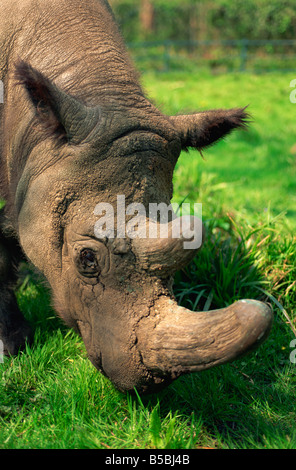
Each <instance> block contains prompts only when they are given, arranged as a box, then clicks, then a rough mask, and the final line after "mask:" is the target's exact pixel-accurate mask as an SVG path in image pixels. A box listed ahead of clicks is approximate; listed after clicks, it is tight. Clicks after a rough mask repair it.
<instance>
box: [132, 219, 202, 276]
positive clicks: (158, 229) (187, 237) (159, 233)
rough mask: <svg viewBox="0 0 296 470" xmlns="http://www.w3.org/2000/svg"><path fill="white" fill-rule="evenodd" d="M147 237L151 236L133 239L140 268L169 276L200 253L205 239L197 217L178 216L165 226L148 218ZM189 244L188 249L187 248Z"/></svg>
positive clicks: (134, 250)
mask: <svg viewBox="0 0 296 470" xmlns="http://www.w3.org/2000/svg"><path fill="white" fill-rule="evenodd" d="M151 233H152V234H153V235H154V238H152V237H151ZM145 234H147V235H150V236H148V237H138V238H135V239H134V240H133V252H134V254H135V255H136V256H137V261H138V265H139V266H140V267H141V268H142V269H144V270H146V271H149V272H150V273H156V274H157V275H158V276H160V277H167V276H168V275H170V274H171V273H172V272H175V271H177V270H179V269H181V268H183V267H185V266H186V265H187V264H188V262H189V261H190V260H191V259H192V258H193V256H194V255H195V254H196V252H197V250H199V248H200V247H201V245H202V242H203V239H204V226H203V224H202V221H201V219H199V218H198V217H195V216H183V217H178V218H175V219H173V220H172V221H170V222H168V223H164V224H161V223H159V222H151V221H150V220H149V219H148V220H147V221H146V226H145ZM186 244H188V249H185V248H186Z"/></svg>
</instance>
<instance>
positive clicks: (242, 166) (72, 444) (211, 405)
mask: <svg viewBox="0 0 296 470" xmlns="http://www.w3.org/2000/svg"><path fill="white" fill-rule="evenodd" d="M292 78H294V77H292V76H288V75H279V74H270V75H267V76H266V75H265V76H255V75H250V74H229V75H227V76H224V75H220V76H212V75H211V74H210V73H209V72H203V73H202V74H200V73H199V72H197V71H194V70H191V71H190V72H188V73H187V74H186V73H185V72H182V73H181V72H174V73H173V72H172V73H170V74H153V73H147V74H145V75H144V79H143V83H144V87H145V88H146V89H147V92H148V93H149V95H150V96H151V98H152V99H153V100H154V101H156V102H157V103H158V104H160V105H161V106H162V110H163V111H164V112H167V113H172V114H174V113H177V112H180V111H181V110H183V111H191V110H194V109H206V108H208V109H210V108H214V107H232V106H245V105H246V104H250V106H249V110H250V113H251V114H252V116H253V121H254V122H253V123H252V124H251V127H250V130H249V132H247V133H246V132H243V131H241V132H237V133H236V134H233V135H232V136H230V137H229V138H227V140H226V141H225V142H221V143H219V144H217V145H216V146H214V147H213V148H211V149H209V150H208V151H206V152H205V155H204V156H205V160H202V158H201V157H200V155H199V154H198V153H197V152H191V151H190V152H188V153H184V154H182V156H181V158H180V160H179V162H178V165H177V168H176V171H175V184H174V186H175V195H174V201H175V202H178V203H181V202H182V201H184V200H185V202H202V203H203V219H204V223H205V225H206V227H207V239H206V242H205V244H204V247H203V248H202V250H201V251H200V252H199V253H198V255H197V256H196V258H195V259H194V260H193V262H192V263H191V264H190V265H189V266H188V268H187V269H186V270H185V271H184V272H179V273H177V275H176V280H175V294H176V297H177V299H178V301H179V302H180V303H181V304H182V305H184V306H189V307H190V308H192V309H195V310H198V309H205V310H207V309H209V308H215V307H218V308H219V307H224V306H225V304H228V303H230V302H233V301H235V300H237V299H238V298H242V297H245V298H246V297H250V298H257V299H261V300H266V301H268V302H270V304H271V305H272V306H273V308H274V314H275V320H274V327H273V329H272V333H271V335H270V337H269V338H268V340H267V341H266V342H265V343H264V344H263V345H262V346H261V347H260V348H259V349H258V351H256V352H254V353H252V354H250V355H248V356H246V357H244V358H242V359H240V360H238V361H235V362H234V363H232V364H226V365H223V366H220V367H217V368H216V369H212V370H209V371H205V372H203V373H198V374H191V375H189V376H184V377H182V378H180V379H178V380H177V381H176V382H174V383H173V384H172V385H171V386H170V387H169V388H167V389H166V390H164V391H162V392H161V393H159V394H158V395H155V396H148V397H139V396H137V394H135V395H134V396H131V395H125V394H122V393H120V392H118V391H116V390H115V389H114V387H113V386H112V385H111V384H110V382H109V381H108V380H107V379H106V378H104V377H103V376H102V375H101V374H99V373H98V372H97V371H96V370H95V369H94V368H93V366H92V365H91V364H90V362H89V361H88V359H87V357H86V352H85V348H84V345H83V343H82V341H81V340H80V339H79V338H78V337H77V336H76V335H75V334H74V333H73V332H71V331H68V330H67V329H66V328H65V327H64V326H63V325H62V324H61V323H60V321H59V320H58V319H57V318H56V317H55V316H54V313H53V312H52V311H51V308H50V301H49V294H48V292H47V290H46V289H45V288H44V286H43V285H42V284H40V283H39V281H38V280H37V279H36V278H35V276H34V275H33V274H32V273H31V272H30V271H29V270H28V267H27V266H23V267H22V271H21V273H22V277H21V281H20V285H19V288H18V301H19V304H20V307H21V309H22V310H23V311H24V313H25V315H26V317H27V318H28V320H29V321H30V322H31V323H32V325H33V327H34V328H35V342H34V344H33V346H32V347H30V348H29V347H28V348H27V350H26V351H25V352H24V353H21V354H19V356H17V357H15V358H6V359H5V360H4V363H3V364H0V382H1V387H0V447H1V448H3V449H8V448H99V449H106V448H107V449H109V448H111V449H119V448H123V449H132V448H142V449H143V448H148V449H149V448H152V449H153V448H160V449H164V448H166V449H172V448H177V449H194V448H201V447H202V448H204V447H205V448H260V449H261V448H293V449H294V448H295V447H296V432H295V418H296V412H295V405H294V401H295V387H296V365H295V364H293V363H291V362H290V360H289V358H290V353H291V351H292V349H291V348H290V342H291V340H292V339H293V338H295V335H296V332H295V320H296V308H295V306H296V281H295V279H296V244H295V236H294V235H293V233H294V230H295V226H296V218H295V202H296V201H295V199H296V198H295V194H296V192H295V189H296V187H295V185H296V182H295V176H294V175H295V166H296V156H295V155H296V150H295V134H294V113H295V106H296V105H293V104H291V103H290V101H289V93H290V91H291V89H290V88H289V84H290V80H291V79H292Z"/></svg>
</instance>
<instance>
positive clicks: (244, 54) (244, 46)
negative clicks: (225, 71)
mask: <svg viewBox="0 0 296 470" xmlns="http://www.w3.org/2000/svg"><path fill="white" fill-rule="evenodd" d="M248 44H249V41H248V39H242V40H241V41H240V46H241V49H240V68H239V69H240V71H241V72H244V71H245V70H246V64H247V58H248Z"/></svg>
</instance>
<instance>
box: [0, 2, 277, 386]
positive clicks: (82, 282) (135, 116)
mask: <svg viewBox="0 0 296 470" xmlns="http://www.w3.org/2000/svg"><path fill="white" fill-rule="evenodd" d="M0 18H1V20H0V22H1V23H0V24H1V27H0V70H1V77H0V78H1V80H2V83H3V84H4V100H3V101H4V103H3V104H1V125H2V132H1V173H0V183H1V191H0V195H1V197H2V199H4V200H5V201H6V204H5V207H4V209H2V211H1V213H0V214H1V215H0V296H1V297H0V340H1V342H2V344H3V346H4V353H5V354H6V355H14V354H16V353H17V352H18V351H19V350H21V349H22V348H23V347H24V345H25V343H26V341H32V333H31V328H30V326H29V324H28V323H27V322H26V321H25V319H24V317H23V315H22V313H21V312H20V310H19V307H18V304H17V301H16V297H15V294H14V291H13V288H14V285H15V281H16V277H17V267H18V264H19V261H20V260H21V259H23V258H25V259H26V260H27V261H28V262H30V263H32V264H33V265H34V266H35V267H36V268H37V270H38V271H39V272H40V273H41V274H42V275H43V276H44V277H45V279H46V280H47V282H48V285H49V286H50V289H51V292H52V299H53V305H54V308H55V310H56V312H57V314H58V315H59V316H60V317H61V318H62V320H63V321H64V322H65V323H66V325H68V326H69V327H70V328H73V329H74V330H75V331H76V332H77V333H78V334H79V335H81V337H82V339H83V342H84V344H85V347H86V351H87V355H88V357H89V359H90V361H91V362H92V364H93V365H94V366H95V367H96V368H97V369H98V370H99V371H101V372H102V373H103V374H104V375H106V376H107V377H108V378H109V379H110V380H111V381H112V382H113V384H114V385H115V386H116V387H117V388H118V389H119V390H122V391H133V390H134V389H135V388H136V389H137V390H138V391H139V393H152V392H155V391H157V390H159V389H160V388H161V387H164V386H165V385H168V384H169V383H171V381H172V380H174V379H176V378H178V377H179V376H180V375H182V374H185V373H191V372H196V371H201V370H204V369H208V368H210V367H213V366H216V365H218V364H222V363H225V362H228V361H232V360H234V359H236V358H237V357H239V356H241V355H243V354H245V353H246V352H249V351H250V350H252V349H254V348H255V347H257V346H258V345H259V344H260V343H261V342H262V341H263V340H264V339H265V338H266V337H267V335H268V333H269V331H270V328H271V323H272V312H271V309H270V308H269V307H268V306H267V305H266V304H265V303H263V302H259V301H256V300H249V299H243V300H239V301H237V302H235V303H234V304H232V305H229V306H226V307H225V308H222V309H218V310H213V311H210V312H193V311H190V310H187V309H186V308H184V307H181V306H179V305H178V304H177V302H176V300H175V298H174V295H173V291H172V279H173V276H174V274H175V273H176V271H178V270H180V269H181V268H183V267H184V266H185V265H186V264H187V263H188V262H189V261H190V260H191V259H192V258H193V257H194V256H196V255H197V252H198V249H199V248H200V246H197V247H195V248H194V249H186V248H185V244H184V240H190V236H191V238H192V233H194V232H192V230H191V232H190V230H189V229H190V227H192V224H193V222H194V221H195V219H194V216H193V215H192V216H183V219H184V220H182V224H183V221H184V226H186V224H185V218H186V220H187V229H186V230H187V232H186V230H184V231H182V232H180V236H179V237H177V236H176V237H175V236H173V230H172V228H173V224H174V223H175V221H176V220H177V219H178V218H175V216H172V217H170V219H168V220H167V221H164V222H163V221H160V220H158V219H157V220H154V221H153V223H154V227H156V228H157V230H158V228H159V226H160V225H162V226H163V225H166V228H167V236H166V237H161V236H160V235H159V230H158V231H157V234H156V236H155V234H154V236H150V232H149V233H148V236H147V234H146V237H145V236H144V235H143V236H142V237H140V236H137V230H136V229H137V227H135V231H134V232H133V236H132V233H130V236H128V235H127V234H125V236H122V233H121V236H120V237H119V236H118V226H117V223H118V218H119V217H121V218H122V214H120V213H117V207H118V204H117V202H118V196H120V197H121V198H122V197H124V200H125V202H126V205H133V204H141V205H142V207H144V208H146V210H147V213H146V214H147V216H146V219H145V217H144V219H145V221H144V222H145V223H144V225H145V224H147V225H148V224H149V212H148V207H149V205H150V204H156V205H159V204H165V205H167V206H169V204H170V201H171V199H172V191H173V188H172V177H173V171H174V168H175V165H176V162H177V160H178V158H179V156H180V153H181V151H182V150H184V149H188V148H191V147H192V148H195V149H197V150H199V151H202V149H204V148H206V147H208V146H210V145H212V144H213V143H214V142H216V141H217V140H219V139H221V138H223V137H224V136H225V135H227V134H229V133H230V132H231V131H232V130H233V129H235V128H244V127H245V126H246V124H247V121H248V116H247V112H246V110H245V108H236V109H228V110H223V109H222V110H221V109H217V110H210V111H203V112H196V113H195V114H191V115H182V114H180V115H177V116H168V115H165V114H164V113H162V112H161V111H160V110H159V109H157V107H156V106H155V105H154V104H153V103H152V102H150V101H149V100H148V99H147V98H146V96H145V94H144V92H143V90H142V87H141V85H140V82H139V78H138V74H137V72H136V69H135V68H134V66H133V65H132V62H131V60H130V58H129V54H128V51H127V50H126V48H125V46H124V42H123V39H122V37H121V34H120V32H119V28H118V26H117V24H116V21H115V19H114V16H113V14H112V11H111V8H110V6H109V4H108V3H107V1H105V0H2V1H1V4H0ZM101 203H104V204H106V205H107V204H108V207H110V206H111V207H113V208H114V223H115V230H114V231H113V233H111V234H110V233H109V232H108V233H109V235H108V234H107V235H106V236H104V237H101V238H100V237H98V236H96V234H95V227H96V224H97V222H98V220H100V217H98V209H96V208H98V204H101ZM104 214H106V213H105V212H104V213H103V212H102V213H101V216H103V215H104ZM136 214H137V212H135V215H136ZM126 218H127V219H128V215H127V214H126ZM144 219H143V218H142V219H141V220H142V221H143V220H144ZM179 219H182V217H180V218H179ZM188 224H189V225H188ZM193 225H194V224H193ZM142 226H143V224H142ZM189 232H190V233H191V235H190V236H189V235H188V233H189ZM199 232H200V230H199ZM141 233H142V231H140V230H139V233H138V235H139V234H141ZM186 233H187V235H186ZM200 238H202V239H204V232H202V234H200ZM197 256H198V255H197Z"/></svg>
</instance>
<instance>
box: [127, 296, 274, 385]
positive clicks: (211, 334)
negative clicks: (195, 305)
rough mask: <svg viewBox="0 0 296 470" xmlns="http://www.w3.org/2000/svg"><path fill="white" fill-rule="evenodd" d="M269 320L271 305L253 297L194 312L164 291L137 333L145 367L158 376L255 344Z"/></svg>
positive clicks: (217, 360) (230, 356) (201, 366)
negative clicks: (223, 306)
mask: <svg viewBox="0 0 296 470" xmlns="http://www.w3.org/2000/svg"><path fill="white" fill-rule="evenodd" d="M272 320H273V314H272V311H271V309H270V308H269V307H268V306H267V305H266V304H265V303H263V302H259V301H256V300H240V301H238V302H235V303H234V304H232V305H230V306H229V307H226V308H222V309H219V310H213V311H209V312H192V311H190V310H187V309H186V308H184V307H180V306H178V305H177V304H176V302H175V301H174V300H172V299H170V298H168V297H165V296H163V297H160V298H159V299H158V301H157V302H156V303H155V306H154V311H153V314H152V315H150V316H149V317H146V318H143V319H142V320H141V321H140V322H139V324H138V327H137V331H136V335H137V339H138V347H139V350H140V353H141V357H142V360H143V363H144V365H145V367H147V369H148V370H149V371H151V373H152V374H155V375H157V376H158V377H168V378H175V377H177V376H179V375H181V374H184V373H189V372H196V371H201V370H205V369H209V368H211V367H213V366H216V365H218V364H223V363H226V362H229V361H232V360H234V359H236V358H238V357H240V356H242V355H244V354H246V353H247V352H249V351H251V350H253V349H255V348H256V347H258V346H259V345H260V344H261V343H262V341H263V340H264V339H265V338H266V337H267V335H268V333H269V331H270V329H271V325H272Z"/></svg>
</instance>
